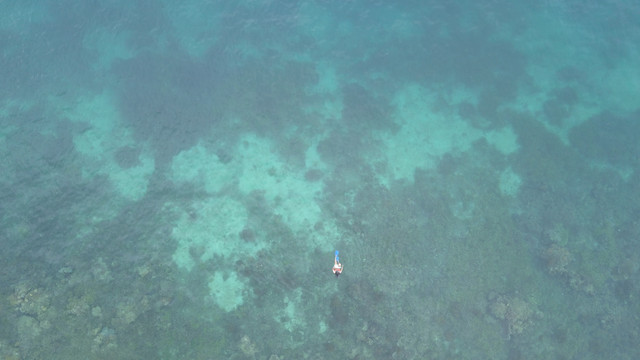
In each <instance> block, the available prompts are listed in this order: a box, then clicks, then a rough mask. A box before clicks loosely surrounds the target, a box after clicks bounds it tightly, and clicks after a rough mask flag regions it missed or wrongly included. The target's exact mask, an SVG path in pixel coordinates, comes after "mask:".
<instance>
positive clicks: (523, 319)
mask: <svg viewBox="0 0 640 360" xmlns="http://www.w3.org/2000/svg"><path fill="white" fill-rule="evenodd" d="M489 300H490V305H489V311H490V312H491V315H493V317H495V318H496V319H498V320H501V321H502V323H503V324H504V326H505V328H506V331H507V337H508V338H509V339H510V338H511V336H512V335H518V334H521V333H522V332H523V331H524V330H525V329H526V328H527V327H529V326H530V325H531V324H532V323H533V321H534V320H535V319H540V318H542V312H540V311H538V310H537V309H536V308H535V307H534V306H533V305H531V304H530V303H528V302H526V301H524V300H522V299H520V298H519V297H516V296H507V295H497V296H496V297H495V298H493V299H489Z"/></svg>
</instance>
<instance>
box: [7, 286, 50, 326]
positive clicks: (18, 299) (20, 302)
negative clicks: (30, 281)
mask: <svg viewBox="0 0 640 360" xmlns="http://www.w3.org/2000/svg"><path fill="white" fill-rule="evenodd" d="M9 302H10V303H11V304H12V305H13V306H14V307H15V309H16V310H17V311H18V312H20V313H21V314H24V315H30V316H33V317H36V318H40V317H41V316H42V315H43V314H44V313H45V312H46V311H47V309H48V308H49V305H50V302H51V300H50V299H49V295H48V294H47V293H46V292H45V291H44V290H43V289H40V288H34V287H31V286H29V285H27V284H24V283H21V284H18V285H16V286H15V288H14V291H13V294H12V295H11V296H10V298H9Z"/></svg>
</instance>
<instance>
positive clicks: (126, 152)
mask: <svg viewBox="0 0 640 360" xmlns="http://www.w3.org/2000/svg"><path fill="white" fill-rule="evenodd" d="M140 152H141V149H139V148H134V147H132V146H123V147H121V148H119V149H117V150H116V152H115V154H114V157H115V160H116V163H118V165H119V166H120V167H121V168H123V169H130V168H132V167H136V166H138V165H140V164H141V163H140Z"/></svg>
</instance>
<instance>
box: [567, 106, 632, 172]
mask: <svg viewBox="0 0 640 360" xmlns="http://www.w3.org/2000/svg"><path fill="white" fill-rule="evenodd" d="M638 120H640V110H638V111H636V112H634V113H632V114H629V115H627V116H621V115H615V114H612V113H610V112H602V113H600V114H598V115H596V116H594V117H592V118H591V119H589V120H588V121H586V122H584V123H583V124H581V125H580V126H577V127H575V128H573V130H572V131H571V132H570V134H569V140H570V141H571V144H572V145H573V146H574V147H575V148H576V149H577V150H578V152H579V153H580V154H582V155H584V156H586V157H588V158H591V159H593V160H597V161H602V162H606V163H610V164H612V165H616V166H621V165H622V166H637V165H638V162H639V158H638V154H640V142H639V141H638V134H639V133H640V121H638Z"/></svg>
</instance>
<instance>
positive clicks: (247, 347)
mask: <svg viewBox="0 0 640 360" xmlns="http://www.w3.org/2000/svg"><path fill="white" fill-rule="evenodd" d="M238 347H239V348H240V351H242V354H243V355H244V356H246V357H247V358H249V359H255V357H256V353H257V352H258V349H257V347H256V344H255V343H254V342H253V341H251V339H250V338H249V337H248V336H247V335H245V336H243V337H242V338H241V339H240V343H239V344H238Z"/></svg>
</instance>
